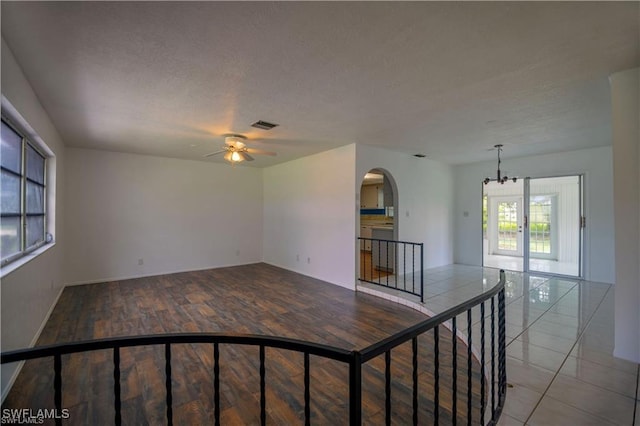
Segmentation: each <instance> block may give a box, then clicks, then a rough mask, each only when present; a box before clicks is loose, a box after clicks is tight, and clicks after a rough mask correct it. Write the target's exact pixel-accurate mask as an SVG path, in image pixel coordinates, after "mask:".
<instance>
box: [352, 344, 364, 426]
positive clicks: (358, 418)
mask: <svg viewBox="0 0 640 426" xmlns="http://www.w3.org/2000/svg"><path fill="white" fill-rule="evenodd" d="M349 424H350V425H351V426H360V425H361V424H362V357H361V355H360V352H358V351H353V352H351V361H349Z"/></svg>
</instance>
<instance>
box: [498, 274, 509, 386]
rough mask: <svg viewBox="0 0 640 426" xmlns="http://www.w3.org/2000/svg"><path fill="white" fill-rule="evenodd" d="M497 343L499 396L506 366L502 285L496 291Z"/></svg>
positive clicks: (504, 384) (505, 373) (503, 382)
mask: <svg viewBox="0 0 640 426" xmlns="http://www.w3.org/2000/svg"><path fill="white" fill-rule="evenodd" d="M500 275H501V276H502V275H504V271H500ZM498 326H499V329H498V345H499V349H498V350H499V352H498V353H499V359H498V369H499V370H500V371H499V373H498V374H499V380H500V388H499V392H500V396H501V398H502V396H503V395H505V394H506V392H507V367H506V364H507V363H506V349H505V347H506V345H505V343H506V342H505V303H504V287H503V288H502V290H500V292H499V293H498Z"/></svg>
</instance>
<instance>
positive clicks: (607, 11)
mask: <svg viewBox="0 0 640 426" xmlns="http://www.w3.org/2000/svg"><path fill="white" fill-rule="evenodd" d="M1 8H2V36H3V38H4V39H5V41H6V42H7V44H8V46H9V47H10V49H11V50H12V51H13V53H14V55H15V56H16V58H17V60H18V62H19V63H20V65H21V66H22V68H23V71H24V73H25V75H26V76H27V78H28V79H29V81H30V83H31V85H32V86H33V87H34V89H35V91H36V92H37V94H38V96H39V98H40V100H41V102H42V104H43V106H44V107H45V109H46V110H47V112H48V113H49V115H50V117H51V118H52V120H53V122H54V124H55V126H56V127H57V129H58V130H59V132H60V134H61V136H62V137H63V139H64V140H65V142H66V143H67V145H70V146H78V147H87V148H94V149H104V150H112V151H123V152H133V153H141V154H152V155H160V156H168V157H177V158H190V159H200V160H204V161H222V159H221V158H220V156H218V157H213V158H210V159H204V158H203V155H205V154H207V153H209V152H212V151H216V150H218V149H219V148H220V146H221V145H222V144H223V142H224V139H223V137H222V135H223V134H225V133H229V132H234V133H242V134H245V135H247V136H248V137H249V143H248V144H249V146H250V147H254V148H261V149H267V150H271V151H277V152H278V156H277V157H262V156H260V157H259V156H256V161H254V162H253V163H251V165H254V166H258V167H264V166H269V165H272V164H276V163H278V162H282V161H287V160H291V159H293V158H298V157H301V156H305V155H309V154H312V153H316V152H320V151H323V150H326V149H330V148H333V147H337V146H341V145H345V144H349V143H354V142H356V143H361V144H366V145H374V146H380V147H384V148H388V149H392V150H396V151H400V152H405V153H407V154H415V153H423V154H426V155H427V156H428V157H429V158H432V159H435V160H438V161H442V162H446V163H450V164H461V163H467V162H472V161H479V160H486V159H493V158H494V157H495V153H493V152H488V151H487V149H488V148H491V147H492V146H493V145H495V144H497V143H502V144H504V145H505V147H504V157H505V158H508V157H514V156H522V155H530V154H537V153H549V152H559V151H567V150H573V149H579V148H586V147H591V146H600V145H607V144H610V133H611V125H610V99H609V83H608V76H609V75H610V74H611V73H613V72H616V71H621V70H624V69H629V68H633V67H637V66H639V65H640V52H639V33H638V27H639V24H638V21H639V3H638V2H626V3H612V2H602V3H577V2H568V3H564V2H563V3H555V2H544V3H538V2H531V3H529V2H516V3H502V2H499V3H484V2H471V3H461V2H444V3H436V2H411V3H397V2H349V3H341V2H327V3H324V2H321V3H316V2H312V3H311V2H277V3H275V2H274V3H272V2H256V3H253V2H229V3H227V2H117V3H115V2H114V3H111V2H8V1H2V3H1ZM257 120H267V121H271V122H275V123H278V124H280V126H279V127H276V128H275V129H273V130H271V131H264V130H258V129H254V128H252V127H250V124H251V123H253V122H254V121H257Z"/></svg>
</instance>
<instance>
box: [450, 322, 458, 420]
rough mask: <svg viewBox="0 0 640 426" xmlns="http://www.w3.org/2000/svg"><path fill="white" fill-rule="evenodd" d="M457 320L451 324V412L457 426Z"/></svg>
mask: <svg viewBox="0 0 640 426" xmlns="http://www.w3.org/2000/svg"><path fill="white" fill-rule="evenodd" d="M456 318H457V317H453V318H452V320H451V322H452V324H451V332H452V333H453V336H452V342H451V345H452V346H451V355H452V357H453V358H452V362H453V369H452V370H453V371H452V372H451V374H452V376H453V377H452V389H451V398H452V399H453V400H452V401H451V412H452V413H453V417H452V419H451V420H452V424H453V425H454V426H455V425H456V423H457V422H458V326H457V325H456Z"/></svg>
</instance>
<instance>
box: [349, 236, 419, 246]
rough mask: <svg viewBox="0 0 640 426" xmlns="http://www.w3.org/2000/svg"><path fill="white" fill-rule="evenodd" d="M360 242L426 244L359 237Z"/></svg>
mask: <svg viewBox="0 0 640 426" xmlns="http://www.w3.org/2000/svg"><path fill="white" fill-rule="evenodd" d="M358 239H359V240H367V241H382V242H383V243H400V244H413V245H414V246H423V245H424V243H416V242H415V241H402V240H383V239H381V238H367V237H358Z"/></svg>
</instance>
